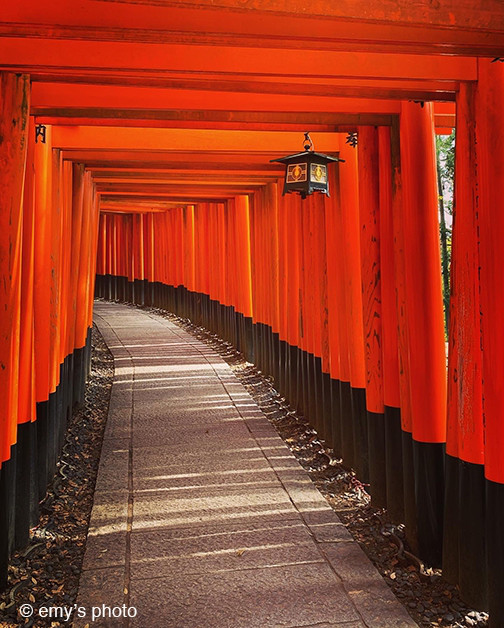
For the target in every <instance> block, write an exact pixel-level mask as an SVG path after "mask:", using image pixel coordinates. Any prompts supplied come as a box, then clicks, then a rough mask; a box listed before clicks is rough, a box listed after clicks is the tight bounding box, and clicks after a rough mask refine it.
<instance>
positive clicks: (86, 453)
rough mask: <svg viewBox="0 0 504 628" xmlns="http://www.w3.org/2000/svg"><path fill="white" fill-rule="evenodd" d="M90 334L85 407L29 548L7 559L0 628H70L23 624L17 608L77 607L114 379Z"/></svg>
mask: <svg viewBox="0 0 504 628" xmlns="http://www.w3.org/2000/svg"><path fill="white" fill-rule="evenodd" d="M92 334H93V337H92V343H93V352H92V358H91V376H90V379H89V381H88V386H87V389H86V396H85V403H84V406H83V407H82V408H80V409H79V410H77V411H76V412H74V414H73V416H72V418H71V419H70V421H69V424H68V432H67V436H66V440H65V445H64V447H63V453H62V455H61V456H60V459H59V461H58V473H57V474H56V476H55V478H54V480H53V482H52V484H51V486H50V487H49V490H48V493H47V496H46V498H45V499H44V501H43V502H42V503H41V505H40V520H39V523H38V526H37V527H36V528H34V529H33V530H32V531H31V533H30V536H31V540H30V544H29V545H28V547H26V548H24V549H23V550H21V551H20V552H17V553H16V554H15V555H14V556H13V557H12V559H11V562H10V567H9V586H8V588H7V590H6V591H4V592H3V593H2V594H0V628H13V627H15V626H34V627H36V628H39V627H40V628H42V627H45V626H51V627H57V626H68V625H69V624H68V623H67V622H64V621H55V620H54V619H49V618H47V619H42V618H40V617H37V618H36V620H34V618H33V617H31V618H27V619H23V618H21V616H20V615H19V613H18V609H19V608H20V607H21V606H22V604H31V605H32V606H34V607H35V608H40V607H42V606H47V607H65V608H69V607H73V605H74V604H75V602H76V596H77V589H78V585H79V576H80V571H81V565H82V560H83V558H84V550H85V544H86V536H87V529H88V523H89V516H90V514H91V508H92V506H93V493H94V486H95V481H96V474H97V472H98V462H99V459H100V450H101V443H102V438H103V432H104V429H105V423H106V420H107V414H108V404H109V398H110V389H111V386H112V379H113V376H114V366H113V359H112V355H111V354H110V352H109V350H108V348H107V346H106V345H105V343H104V342H103V340H102V337H101V335H100V333H99V332H98V331H97V330H96V328H93V332H92Z"/></svg>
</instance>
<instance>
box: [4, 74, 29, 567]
mask: <svg viewBox="0 0 504 628" xmlns="http://www.w3.org/2000/svg"><path fill="white" fill-rule="evenodd" d="M29 103H30V85H29V77H28V76H27V75H25V74H18V75H16V74H10V73H7V72H0V136H1V138H2V142H1V143H0V181H1V189H2V195H1V196H0V269H1V271H0V274H1V275H2V282H0V304H1V307H0V406H1V411H0V465H1V464H2V463H3V462H4V461H6V460H8V459H9V457H10V446H11V445H13V444H14V443H15V441H16V424H17V416H18V400H19V398H18V383H19V332H20V307H21V244H22V205H23V185H24V176H25V164H26V150H27V145H28V137H27V133H28V127H29V120H28V112H29ZM4 532H5V531H4ZM1 548H2V549H1V550H0V551H1V554H2V555H1V556H0V561H1V562H2V566H3V564H4V561H3V558H4V553H3V548H4V540H2V541H1Z"/></svg>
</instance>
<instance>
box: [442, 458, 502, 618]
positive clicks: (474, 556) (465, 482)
mask: <svg viewBox="0 0 504 628" xmlns="http://www.w3.org/2000/svg"><path fill="white" fill-rule="evenodd" d="M485 484H486V482H485V476H484V468H483V465H479V464H471V463H469V462H464V461H463V460H459V459H458V458H455V457H453V456H449V455H447V456H446V458H445V507H444V526H445V527H444V535H443V577H444V578H446V579H447V580H448V581H449V582H452V583H453V584H458V585H459V587H460V594H461V596H462V598H463V599H464V601H465V602H467V604H469V605H470V606H472V607H473V608H478V609H486V608H488V591H487V571H486V550H485V547H486V543H485V517H486V514H485V500H486V495H485V492H486V486H485ZM502 577H503V578H504V573H503V574H502Z"/></svg>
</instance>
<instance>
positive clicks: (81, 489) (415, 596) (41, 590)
mask: <svg viewBox="0 0 504 628" xmlns="http://www.w3.org/2000/svg"><path fill="white" fill-rule="evenodd" d="M131 307H135V306H131ZM145 309H148V310H149V311H151V312H153V313H156V314H158V315H160V316H164V317H166V318H169V319H170V320H172V321H173V322H175V323H177V324H178V325H180V326H181V327H183V328H184V329H185V330H187V331H189V332H191V333H192V334H194V335H195V336H196V337H197V338H198V339H199V340H202V341H204V342H206V343H208V344H209V345H210V346H211V347H212V348H213V349H214V350H215V351H217V352H218V353H219V354H220V355H221V356H222V357H223V358H224V360H225V361H226V362H227V363H228V364H229V365H230V367H231V368H232V370H233V371H234V373H235V375H236V376H237V377H238V379H239V380H240V381H241V383H242V384H243V385H244V386H245V387H246V388H247V390H248V392H249V393H250V395H251V396H252V397H253V399H254V400H255V401H256V403H257V404H258V405H259V406H260V408H261V409H262V411H263V412H264V413H265V414H266V416H267V417H268V419H269V420H270V422H271V423H272V424H273V425H274V426H275V428H276V429H277V431H278V433H279V434H280V436H281V437H282V438H283V439H284V441H285V442H286V444H287V445H288V447H289V449H290V450H291V451H292V453H293V454H294V456H295V457H296V458H297V459H298V461H299V462H300V464H301V465H302V467H303V468H304V469H305V470H306V471H307V472H308V474H309V475H310V477H311V479H312V481H313V482H314V483H315V485H316V486H317V488H318V489H319V490H320V492H321V493H322V494H323V495H324V497H325V498H326V499H327V501H328V502H329V504H330V505H331V506H332V508H333V509H334V510H335V511H336V512H337V514H338V516H339V517H340V519H341V520H342V522H343V523H344V524H345V525H346V526H347V528H348V530H349V531H350V533H351V534H352V535H353V536H354V538H355V539H356V540H357V542H358V543H359V544H360V545H361V547H362V548H363V550H364V551H365V552H366V554H367V555H368V556H369V558H370V559H371V560H372V562H373V563H374V564H375V565H376V567H377V568H378V570H379V571H380V573H381V574H382V576H383V577H384V579H385V581H386V582H387V584H388V585H389V586H390V587H391V589H392V590H393V591H394V593H395V594H396V596H397V597H398V598H399V599H400V600H401V601H402V602H403V604H404V605H405V606H406V608H407V609H408V611H409V613H410V615H411V616H412V617H413V619H414V620H415V621H416V622H417V623H418V624H419V625H420V626H423V627H432V626H439V627H444V628H461V627H468V626H471V627H474V628H483V627H485V626H487V625H488V615H487V614H486V613H483V612H478V611H477V610H475V609H471V608H469V607H467V606H466V605H465V604H464V602H463V601H462V600H461V599H460V596H459V594H458V590H457V587H454V586H452V585H450V584H448V583H447V582H446V581H444V580H443V577H442V572H441V570H439V569H429V568H428V566H425V567H423V568H422V569H420V568H419V565H418V564H417V563H416V561H415V560H412V559H408V558H407V550H408V548H407V545H406V543H405V542H404V530H403V529H402V527H401V526H392V525H391V524H390V523H389V522H388V521H387V513H386V511H383V510H377V509H375V508H373V507H372V506H371V504H370V498H369V495H368V494H367V492H366V490H365V489H366V487H365V486H363V485H362V483H361V482H360V481H359V480H358V478H357V477H356V476H355V474H354V472H353V471H351V470H348V469H345V468H344V467H343V465H342V464H341V462H340V461H338V460H335V459H334V458H333V457H332V455H331V454H332V452H331V451H330V450H328V449H326V448H325V447H324V443H323V441H321V440H320V439H319V438H318V435H317V433H316V431H315V430H314V429H312V428H311V427H310V425H309V424H308V423H307V421H306V420H305V419H304V418H303V417H302V416H299V415H298V414H296V413H295V412H294V411H293V410H292V409H291V408H290V407H289V406H288V404H287V403H286V401H285V400H284V399H283V398H282V397H281V396H280V395H279V393H278V392H277V391H276V390H275V389H274V387H273V385H272V380H271V378H268V377H266V376H264V375H263V374H262V373H261V372H260V371H258V369H256V368H255V367H254V366H253V365H252V364H250V363H248V362H246V361H245V359H244V357H243V356H242V355H241V354H240V353H238V352H237V351H235V350H234V349H233V347H232V346H231V345H229V344H228V343H226V342H224V341H223V340H221V339H220V338H218V337H217V336H216V335H214V334H212V333H211V332H209V331H208V330H206V329H203V328H201V327H197V326H195V325H193V324H192V323H191V322H190V321H188V320H185V319H181V318H179V317H177V316H175V315H173V314H170V313H167V312H165V311H164V310H159V309H156V308H145ZM112 378H113V359H112V356H111V355H110V353H109V352H108V349H107V347H106V345H105V344H104V342H103V340H102V338H101V336H100V334H99V333H98V332H97V330H96V329H93V356H92V371H91V378H90V381H89V385H88V388H87V392H86V403H85V405H84V407H83V408H82V409H80V410H79V411H78V412H76V413H75V414H74V416H73V417H72V419H71V421H70V424H69V431H68V435H67V439H66V443H65V447H64V453H63V455H62V456H61V459H60V461H59V467H58V468H59V473H58V475H57V476H56V478H55V480H54V482H53V484H52V486H51V487H50V490H49V492H48V495H47V497H46V499H45V500H44V502H43V503H42V504H41V517H40V522H39V525H38V526H37V528H35V529H34V530H33V531H32V534H31V542H30V545H29V546H28V547H27V548H25V549H24V550H23V551H21V552H18V553H17V554H15V555H14V556H13V558H12V560H11V566H10V571H9V588H8V589H7V590H6V591H5V592H4V593H2V594H0V628H14V627H16V626H34V627H36V628H39V627H40V628H45V627H46V626H49V627H58V626H64V625H66V626H68V623H66V622H63V621H61V622H59V621H54V620H51V619H47V620H42V619H40V618H37V621H36V623H35V622H34V621H33V618H32V619H27V620H23V619H21V618H20V617H19V615H18V610H17V609H18V608H19V607H20V606H21V605H22V604H23V603H30V604H33V606H36V607H40V606H42V605H46V606H57V607H69V606H73V604H74V603H75V601H76V594H77V588H78V583H79V575H80V570H81V565H82V559H83V556H84V549H85V542H86V534H87V527H88V522H89V516H90V512H91V508H92V504H93V490H94V484H95V479H96V473H97V469H98V461H99V456H100V450H101V442H102V437H103V431H104V427H105V422H106V417H107V411H108V401H109V397H110V387H111V384H112ZM391 534H392V535H393V536H391ZM394 537H395V540H396V542H395V543H394V542H392V539H393V538H394ZM397 539H400V540H401V541H402V542H403V543H404V549H405V550H406V552H401V551H399V548H398V544H397ZM399 545H400V544H399ZM384 628H385V627H384Z"/></svg>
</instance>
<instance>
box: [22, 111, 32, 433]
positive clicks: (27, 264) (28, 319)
mask: <svg viewBox="0 0 504 628" xmlns="http://www.w3.org/2000/svg"><path fill="white" fill-rule="evenodd" d="M34 159H35V124H34V120H33V118H32V117H30V124H29V130H28V154H27V159H26V174H25V187H24V193H23V227H22V230H23V242H22V262H21V264H22V279H21V282H22V283H21V327H20V349H19V402H18V422H19V423H25V422H32V421H35V419H36V408H35V367H34V362H33V360H34V345H33V342H34V339H33V331H34V330H33V325H34V322H33V290H34V285H33V284H34V261H35V260H34V258H35V170H34Z"/></svg>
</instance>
